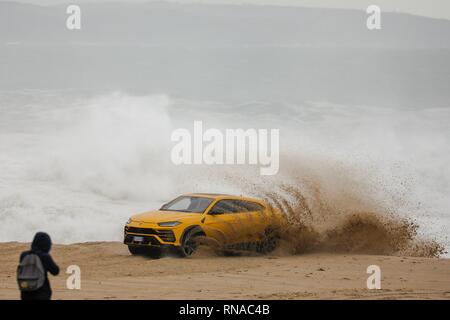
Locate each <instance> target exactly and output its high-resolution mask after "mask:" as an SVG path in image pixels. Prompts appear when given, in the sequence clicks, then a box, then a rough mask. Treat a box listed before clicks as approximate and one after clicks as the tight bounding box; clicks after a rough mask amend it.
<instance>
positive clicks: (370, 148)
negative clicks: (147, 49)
mask: <svg viewBox="0 0 450 320" xmlns="http://www.w3.org/2000/svg"><path fill="white" fill-rule="evenodd" d="M0 112H1V113H0V114H1V117H0V222H1V223H0V241H29V240H30V239H31V238H32V236H33V234H34V233H35V232H36V231H40V230H43V231H47V232H49V233H50V234H51V236H52V237H53V239H54V241H55V242H57V243H74V242H85V241H97V240H106V241H107V240H114V241H120V240H121V239H122V228H123V225H124V223H125V221H126V220H127V219H128V217H129V216H130V215H132V214H134V213H138V212H143V211H146V210H150V209H157V208H158V207H159V206H160V205H161V204H162V203H163V202H165V201H167V200H170V199H171V198H173V197H175V196H177V195H179V194H181V193H188V192H226V193H235V194H249V195H255V196H259V195H260V194H261V192H262V191H264V192H272V191H273V192H282V191H280V190H281V189H279V188H278V186H280V185H283V184H288V185H296V186H297V187H299V188H300V189H301V188H302V183H303V182H305V181H311V180H313V182H314V183H315V185H316V186H317V188H318V189H319V192H323V193H328V194H334V197H335V198H336V200H338V198H339V197H341V196H342V195H346V196H347V195H349V194H350V195H352V196H353V195H355V197H358V199H359V200H361V201H360V203H363V204H370V203H372V204H373V203H376V204H377V205H379V206H383V207H384V208H386V210H388V211H395V212H396V214H399V215H402V216H405V217H408V218H410V219H413V220H414V221H416V222H417V223H418V224H419V225H420V230H419V231H420V234H421V235H422V236H424V237H426V238H432V239H437V240H438V241H440V242H441V243H443V244H445V245H446V246H447V250H448V248H450V244H449V239H448V235H449V230H450V212H449V209H448V208H450V196H449V194H450V167H449V166H448V164H449V163H450V126H449V125H448V124H449V123H450V109H448V108H429V107H423V108H417V107H415V108H401V107H400V108H399V107H396V108H393V107H377V106H364V105H342V104H338V103H333V102H329V101H327V102H324V101H303V102H282V101H244V102H242V103H231V102H223V101H212V100H192V99H183V98H182V97H180V96H170V95H167V94H160V93H149V94H139V95H137V94H132V93H127V92H102V93H88V92H83V91H79V92H77V91H70V90H11V91H2V92H0ZM194 120H202V121H203V124H204V126H205V127H209V128H218V129H225V128H244V129H248V128H277V129H280V172H279V173H278V174H277V175H275V176H260V175H259V170H258V169H259V168H258V167H250V168H249V167H245V166H238V165H231V166H220V165H214V166H206V165H191V166H189V165H181V166H175V165H174V164H172V162H171V160H170V151H171V148H172V147H173V145H174V144H173V143H172V142H171V141H170V135H171V133H172V131H173V130H174V129H176V128H181V127H183V128H188V129H192V126H193V121H194Z"/></svg>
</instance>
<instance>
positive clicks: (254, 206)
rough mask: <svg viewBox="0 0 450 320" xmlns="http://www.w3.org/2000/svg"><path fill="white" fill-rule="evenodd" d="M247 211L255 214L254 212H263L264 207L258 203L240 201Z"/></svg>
mask: <svg viewBox="0 0 450 320" xmlns="http://www.w3.org/2000/svg"><path fill="white" fill-rule="evenodd" d="M242 202H243V203H244V206H245V207H246V209H247V211H251V212H255V211H264V207H263V206H262V205H260V204H259V203H255V202H250V201H242Z"/></svg>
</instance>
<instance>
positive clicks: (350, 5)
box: [0, 0, 450, 20]
mask: <svg viewBox="0 0 450 320" xmlns="http://www.w3.org/2000/svg"><path fill="white" fill-rule="evenodd" d="M0 2H18V3H30V4H37V5H62V4H72V3H74V2H72V1H69V0H65V1H60V0H19V1H15V0H0ZM149 2H169V3H186V4H188V3H197V4H211V5H214V4H235V5H261V6H264V5H272V6H293V7H309V8H329V9H354V10H362V11H365V10H366V8H367V7H368V6H369V5H372V4H373V5H378V6H380V7H381V10H382V11H383V12H392V13H404V14H411V15H417V16H423V17H429V18H434V19H447V20H450V2H449V1H446V0H430V1H426V2H424V1H420V0H377V1H372V0H362V1H361V0H340V1H339V2H337V1H335V0H334V1H333V0H94V1H92V0H79V1H76V3H74V4H95V3H127V4H130V3H137V4H139V3H149Z"/></svg>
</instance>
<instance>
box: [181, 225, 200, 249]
mask: <svg viewBox="0 0 450 320" xmlns="http://www.w3.org/2000/svg"><path fill="white" fill-rule="evenodd" d="M190 233H193V234H199V235H202V236H206V233H205V231H204V230H203V228H202V227H200V226H198V225H194V226H189V227H187V228H186V229H184V231H183V233H182V234H181V238H180V244H183V242H184V239H186V236H187V235H188V234H190Z"/></svg>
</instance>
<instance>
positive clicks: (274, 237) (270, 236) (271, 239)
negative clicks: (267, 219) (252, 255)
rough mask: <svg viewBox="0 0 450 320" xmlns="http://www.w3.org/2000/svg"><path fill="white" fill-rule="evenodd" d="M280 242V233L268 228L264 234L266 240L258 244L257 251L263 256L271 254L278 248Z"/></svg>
mask: <svg viewBox="0 0 450 320" xmlns="http://www.w3.org/2000/svg"><path fill="white" fill-rule="evenodd" d="M279 240H280V237H279V235H278V233H277V232H276V231H275V230H273V229H271V228H268V229H266V231H265V232H264V239H263V240H262V241H261V242H260V243H259V244H258V246H257V248H256V251H258V252H259V253H262V254H268V253H271V252H272V251H274V250H275V249H276V248H277V246H278V242H279Z"/></svg>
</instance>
